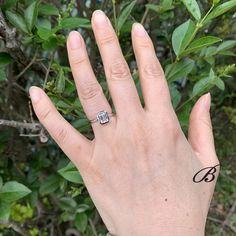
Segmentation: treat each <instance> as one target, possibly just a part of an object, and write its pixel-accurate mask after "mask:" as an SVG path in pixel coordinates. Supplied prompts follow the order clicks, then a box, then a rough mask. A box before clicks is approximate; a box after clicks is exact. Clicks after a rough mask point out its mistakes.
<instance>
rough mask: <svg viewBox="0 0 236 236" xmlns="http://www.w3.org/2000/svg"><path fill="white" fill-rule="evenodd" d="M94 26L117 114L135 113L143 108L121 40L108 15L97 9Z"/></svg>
mask: <svg viewBox="0 0 236 236" xmlns="http://www.w3.org/2000/svg"><path fill="white" fill-rule="evenodd" d="M92 27H93V31H94V34H95V38H96V41H97V44H98V48H99V51H100V54H101V57H102V61H103V64H104V69H105V74H106V78H107V83H108V87H109V91H110V93H111V96H112V100H113V103H114V106H115V109H116V113H117V116H122V115H124V116H126V115H127V112H129V115H131V114H132V115H135V114H137V112H142V111H143V108H142V105H141V102H140V99H139V96H138V92H137V89H136V87H135V83H134V81H133V79H132V76H131V73H130V70H129V67H128V65H127V63H126V61H125V59H124V56H123V54H122V51H121V48H120V45H119V40H118V39H117V37H116V34H115V31H114V29H113V27H112V25H111V23H110V21H109V19H108V18H107V17H106V15H105V14H104V13H103V12H102V11H100V10H96V11H95V12H94V13H93V16H92Z"/></svg>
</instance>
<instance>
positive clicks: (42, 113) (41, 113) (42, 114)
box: [38, 108, 52, 121]
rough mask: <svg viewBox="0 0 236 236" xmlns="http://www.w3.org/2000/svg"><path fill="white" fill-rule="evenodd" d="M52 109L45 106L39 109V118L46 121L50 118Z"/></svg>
mask: <svg viewBox="0 0 236 236" xmlns="http://www.w3.org/2000/svg"><path fill="white" fill-rule="evenodd" d="M51 112H52V111H51V109H50V108H45V109H42V110H40V111H39V114H38V116H39V119H40V120H42V121H45V120H46V119H48V117H49V116H50V115H51Z"/></svg>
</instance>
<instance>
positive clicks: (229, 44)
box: [216, 40, 236, 52]
mask: <svg viewBox="0 0 236 236" xmlns="http://www.w3.org/2000/svg"><path fill="white" fill-rule="evenodd" d="M235 46H236V40H227V41H224V42H223V43H221V44H220V45H219V46H218V47H217V49H216V52H221V51H225V50H228V49H231V48H233V47H235Z"/></svg>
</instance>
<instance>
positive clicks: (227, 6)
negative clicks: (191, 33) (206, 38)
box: [204, 0, 236, 23]
mask: <svg viewBox="0 0 236 236" xmlns="http://www.w3.org/2000/svg"><path fill="white" fill-rule="evenodd" d="M235 6H236V0H231V1H228V2H225V3H222V4H221V5H219V6H217V7H216V8H215V9H214V10H213V11H212V12H211V13H210V14H209V15H208V16H207V17H206V19H205V20H204V23H207V22H208V21H209V20H212V19H214V18H216V17H218V16H220V15H222V14H224V13H225V12H227V11H229V10H231V9H232V8H233V7H235Z"/></svg>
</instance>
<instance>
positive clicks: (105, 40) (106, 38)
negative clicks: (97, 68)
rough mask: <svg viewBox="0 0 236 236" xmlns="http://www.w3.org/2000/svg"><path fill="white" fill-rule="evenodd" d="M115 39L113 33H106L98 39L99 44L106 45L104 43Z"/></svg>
mask: <svg viewBox="0 0 236 236" xmlns="http://www.w3.org/2000/svg"><path fill="white" fill-rule="evenodd" d="M115 41H116V37H115V35H113V34H107V35H106V36H103V37H102V38H101V39H100V44H101V45H106V44H110V43H113V42H115Z"/></svg>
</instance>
